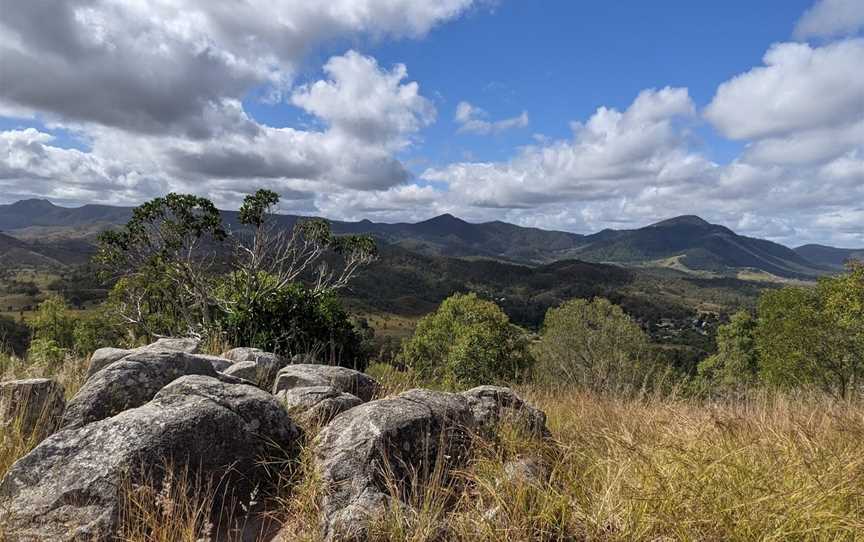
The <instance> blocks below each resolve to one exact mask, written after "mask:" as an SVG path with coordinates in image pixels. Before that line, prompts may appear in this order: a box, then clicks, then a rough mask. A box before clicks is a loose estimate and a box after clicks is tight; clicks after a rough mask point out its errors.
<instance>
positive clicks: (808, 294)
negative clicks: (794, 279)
mask: <svg viewBox="0 0 864 542" xmlns="http://www.w3.org/2000/svg"><path fill="white" fill-rule="evenodd" d="M756 344H757V348H758V351H759V357H760V362H761V375H762V377H763V378H764V380H765V381H766V382H767V383H769V384H772V385H775V386H779V387H784V388H793V387H802V386H804V387H809V386H815V387H817V388H819V389H821V390H822V391H825V392H827V393H830V394H832V395H835V396H837V397H848V396H849V395H851V394H852V393H853V392H860V391H861V387H862V385H864V263H853V264H850V267H849V273H847V274H843V275H840V276H837V277H829V278H823V279H821V280H820V281H819V284H818V285H817V286H816V287H815V288H799V287H787V288H783V289H781V290H775V291H769V292H765V293H764V294H763V295H762V297H761V299H760V301H759V324H758V328H757V333H756Z"/></svg>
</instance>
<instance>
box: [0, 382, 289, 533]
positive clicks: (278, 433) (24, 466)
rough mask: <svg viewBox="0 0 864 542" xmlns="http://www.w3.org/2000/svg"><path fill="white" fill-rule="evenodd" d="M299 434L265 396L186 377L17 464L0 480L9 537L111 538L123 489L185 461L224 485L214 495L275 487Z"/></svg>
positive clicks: (153, 480)
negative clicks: (275, 474)
mask: <svg viewBox="0 0 864 542" xmlns="http://www.w3.org/2000/svg"><path fill="white" fill-rule="evenodd" d="M300 438H301V433H300V430H299V429H298V428H297V426H295V425H294V424H293V423H292V421H291V419H290V418H289V417H288V414H287V413H286V411H285V409H284V408H282V407H281V405H279V403H278V401H277V400H276V399H275V398H274V397H273V396H272V395H270V394H269V393H267V392H265V391H263V390H261V389H258V388H256V387H254V386H250V385H243V384H239V385H238V384H225V383H223V382H220V381H219V380H217V379H215V378H211V377H207V376H186V377H183V378H180V379H178V380H175V381H174V382H172V383H171V384H170V385H168V386H166V387H165V388H164V389H162V390H161V391H160V392H159V393H158V394H157V395H156V397H155V398H154V399H153V400H152V401H150V402H149V403H147V404H145V405H143V406H140V407H138V408H134V409H131V410H127V411H125V412H123V413H121V414H118V415H117V416H114V417H112V418H108V419H104V420H101V421H98V422H94V423H91V424H88V425H85V426H83V427H80V428H77V429H71V430H66V431H60V432H58V433H55V434H54V435H53V436H51V437H49V438H48V439H46V440H45V441H43V442H42V444H40V445H39V446H38V447H36V448H35V449H34V450H33V451H32V452H30V453H29V454H27V455H26V456H24V457H23V458H22V459H20V460H19V461H17V462H16V463H15V464H14V465H13V466H12V467H11V469H10V470H9V472H8V473H7V474H6V476H5V477H4V478H3V480H2V481H0V502H3V503H4V506H5V508H4V513H5V515H6V517H5V521H6V527H7V533H9V535H10V538H9V540H10V541H14V542H31V541H33V542H35V541H42V540H52V541H72V540H76V541H77V540H88V541H97V542H101V541H108V540H113V539H114V535H115V533H116V531H117V528H118V521H119V520H118V516H119V515H120V511H121V508H122V497H123V488H124V487H127V488H128V487H134V486H135V485H140V484H154V485H155V487H160V484H161V480H162V476H164V470H163V469H162V468H161V467H162V466H165V465H173V466H174V467H175V468H182V467H186V466H188V467H189V468H190V469H192V470H193V472H196V473H198V474H200V475H201V477H202V478H203V479H205V480H209V479H213V480H214V481H215V482H216V483H218V484H219V485H218V487H216V488H215V489H214V491H215V492H216V493H217V494H219V495H233V496H236V497H238V498H240V499H241V500H242V499H244V498H247V499H248V496H249V495H250V494H251V492H252V491H253V489H254V488H258V491H262V492H266V491H268V490H269V488H270V484H271V483H272V480H273V478H271V476H272V473H270V474H268V469H272V468H273V466H274V465H278V464H285V462H286V461H287V460H293V459H296V457H297V454H298V453H299V446H298V443H299V440H300ZM262 458H267V459H268V466H266V467H265V466H263V465H262V463H261V459H262ZM145 467H147V468H145ZM217 508H218V507H217Z"/></svg>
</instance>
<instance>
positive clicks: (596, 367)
mask: <svg viewBox="0 0 864 542" xmlns="http://www.w3.org/2000/svg"><path fill="white" fill-rule="evenodd" d="M534 353H535V357H536V358H537V365H536V367H535V375H536V378H537V379H539V380H542V381H546V382H547V383H555V384H565V385H575V386H579V387H582V388H586V389H592V390H599V391H610V390H620V391H626V390H628V389H634V388H640V387H642V386H644V385H646V384H650V381H651V380H652V379H653V378H654V377H655V376H657V373H658V367H657V365H656V364H655V363H653V362H652V361H651V360H650V357H649V356H648V336H647V335H646V334H645V332H644V331H642V328H640V327H639V325H638V324H637V323H636V322H634V321H633V320H632V319H631V318H630V317H629V316H627V314H625V313H624V311H623V310H622V309H621V307H619V306H617V305H613V304H612V303H610V302H609V301H608V300H606V299H603V298H596V299H594V300H593V301H588V300H586V299H572V300H570V301H567V302H565V303H563V304H562V305H561V306H559V307H557V308H552V309H549V311H548V312H547V313H546V318H545V320H544V321H543V328H542V338H541V339H540V342H539V343H538V344H537V345H536V346H535V349H534Z"/></svg>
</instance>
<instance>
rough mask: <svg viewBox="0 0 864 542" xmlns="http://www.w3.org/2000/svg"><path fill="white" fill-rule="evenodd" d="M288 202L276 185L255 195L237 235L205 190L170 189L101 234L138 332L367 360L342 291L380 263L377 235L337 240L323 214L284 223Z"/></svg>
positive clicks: (118, 303) (108, 267) (119, 301)
mask: <svg viewBox="0 0 864 542" xmlns="http://www.w3.org/2000/svg"><path fill="white" fill-rule="evenodd" d="M278 202H279V196H278V195H277V194H276V193H275V192H272V191H269V190H258V191H257V192H255V193H254V194H251V195H249V196H247V197H246V198H245V199H244V201H243V205H242V206H241V207H240V211H239V213H238V220H239V222H240V228H239V229H238V231H236V232H226V231H225V229H224V228H223V226H222V219H221V215H220V213H219V211H218V210H217V209H216V207H215V206H214V205H213V204H212V203H211V202H210V201H209V200H207V199H204V198H200V197H197V196H191V195H182V194H169V195H168V196H166V197H165V198H156V199H154V200H152V201H150V202H147V203H145V204H144V205H142V206H141V207H139V208H137V209H135V211H134V212H133V216H132V219H131V220H130V221H129V222H128V223H127V224H126V226H125V227H124V228H122V229H121V230H119V231H116V232H107V233H105V234H103V236H102V237H101V238H100V248H99V252H98V254H97V258H96V261H97V263H98V264H99V265H100V266H101V268H102V270H103V274H105V275H110V276H113V277H114V278H116V279H117V282H116V284H115V286H114V288H113V289H112V291H111V293H110V294H109V306H110V307H112V308H113V310H114V311H115V312H116V313H117V314H119V315H121V317H122V319H123V321H124V322H125V323H126V324H127V325H128V326H130V327H131V328H132V329H133V330H134V331H135V333H136V335H145V336H164V335H192V336H215V335H218V336H221V338H223V339H226V340H228V341H229V342H230V343H232V344H236V345H238V346H239V345H242V346H257V347H260V348H265V349H268V350H271V351H275V352H277V353H284V354H294V353H307V352H313V353H317V354H319V355H323V354H322V353H323V352H326V359H328V360H330V361H331V362H336V361H338V362H341V363H350V364H351V366H354V365H357V364H360V365H364V366H365V361H364V360H363V359H362V355H361V354H359V353H358V352H361V351H362V350H363V349H362V348H360V347H359V346H358V344H360V343H362V342H363V341H362V339H361V338H359V336H356V335H355V333H354V326H353V325H352V323H351V321H350V318H349V316H348V314H347V313H346V312H345V311H344V310H343V309H342V308H341V306H339V303H338V300H337V299H336V292H338V290H340V289H341V288H344V287H345V286H347V284H348V283H349V282H350V280H351V279H352V278H353V276H354V274H355V273H356V272H357V270H358V269H359V268H360V267H362V266H363V265H366V264H368V263H370V262H372V261H374V260H375V258H376V257H377V250H376V246H375V242H374V240H373V239H372V238H371V237H368V236H357V235H350V236H335V235H333V233H332V231H331V229H330V225H329V223H328V222H327V221H325V220H322V219H307V220H300V221H298V222H297V223H296V224H295V225H294V227H293V228H282V227H279V226H278V225H277V224H276V223H275V222H274V221H273V220H272V211H273V210H274V208H275V206H276V205H277V204H278ZM340 341H341V342H340Z"/></svg>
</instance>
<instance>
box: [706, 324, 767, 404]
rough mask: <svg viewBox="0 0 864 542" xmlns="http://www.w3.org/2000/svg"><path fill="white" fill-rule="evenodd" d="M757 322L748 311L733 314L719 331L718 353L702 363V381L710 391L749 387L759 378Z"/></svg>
mask: <svg viewBox="0 0 864 542" xmlns="http://www.w3.org/2000/svg"><path fill="white" fill-rule="evenodd" d="M756 328H757V320H756V318H754V317H753V315H752V314H750V313H749V312H747V311H740V312H737V313H735V314H733V315H732V318H731V320H730V322H729V323H728V324H726V325H723V326H720V327H719V328H718V329H717V353H716V354H714V355H712V356H709V357H708V358H705V359H704V360H703V361H702V362H700V363H699V367H698V372H699V379H700V381H701V382H702V383H703V384H704V385H706V386H708V387H711V388H715V387H716V388H720V389H726V390H733V389H742V388H748V387H751V386H753V385H755V384H756V383H757V381H758V378H759V354H758V352H757V350H756Z"/></svg>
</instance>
